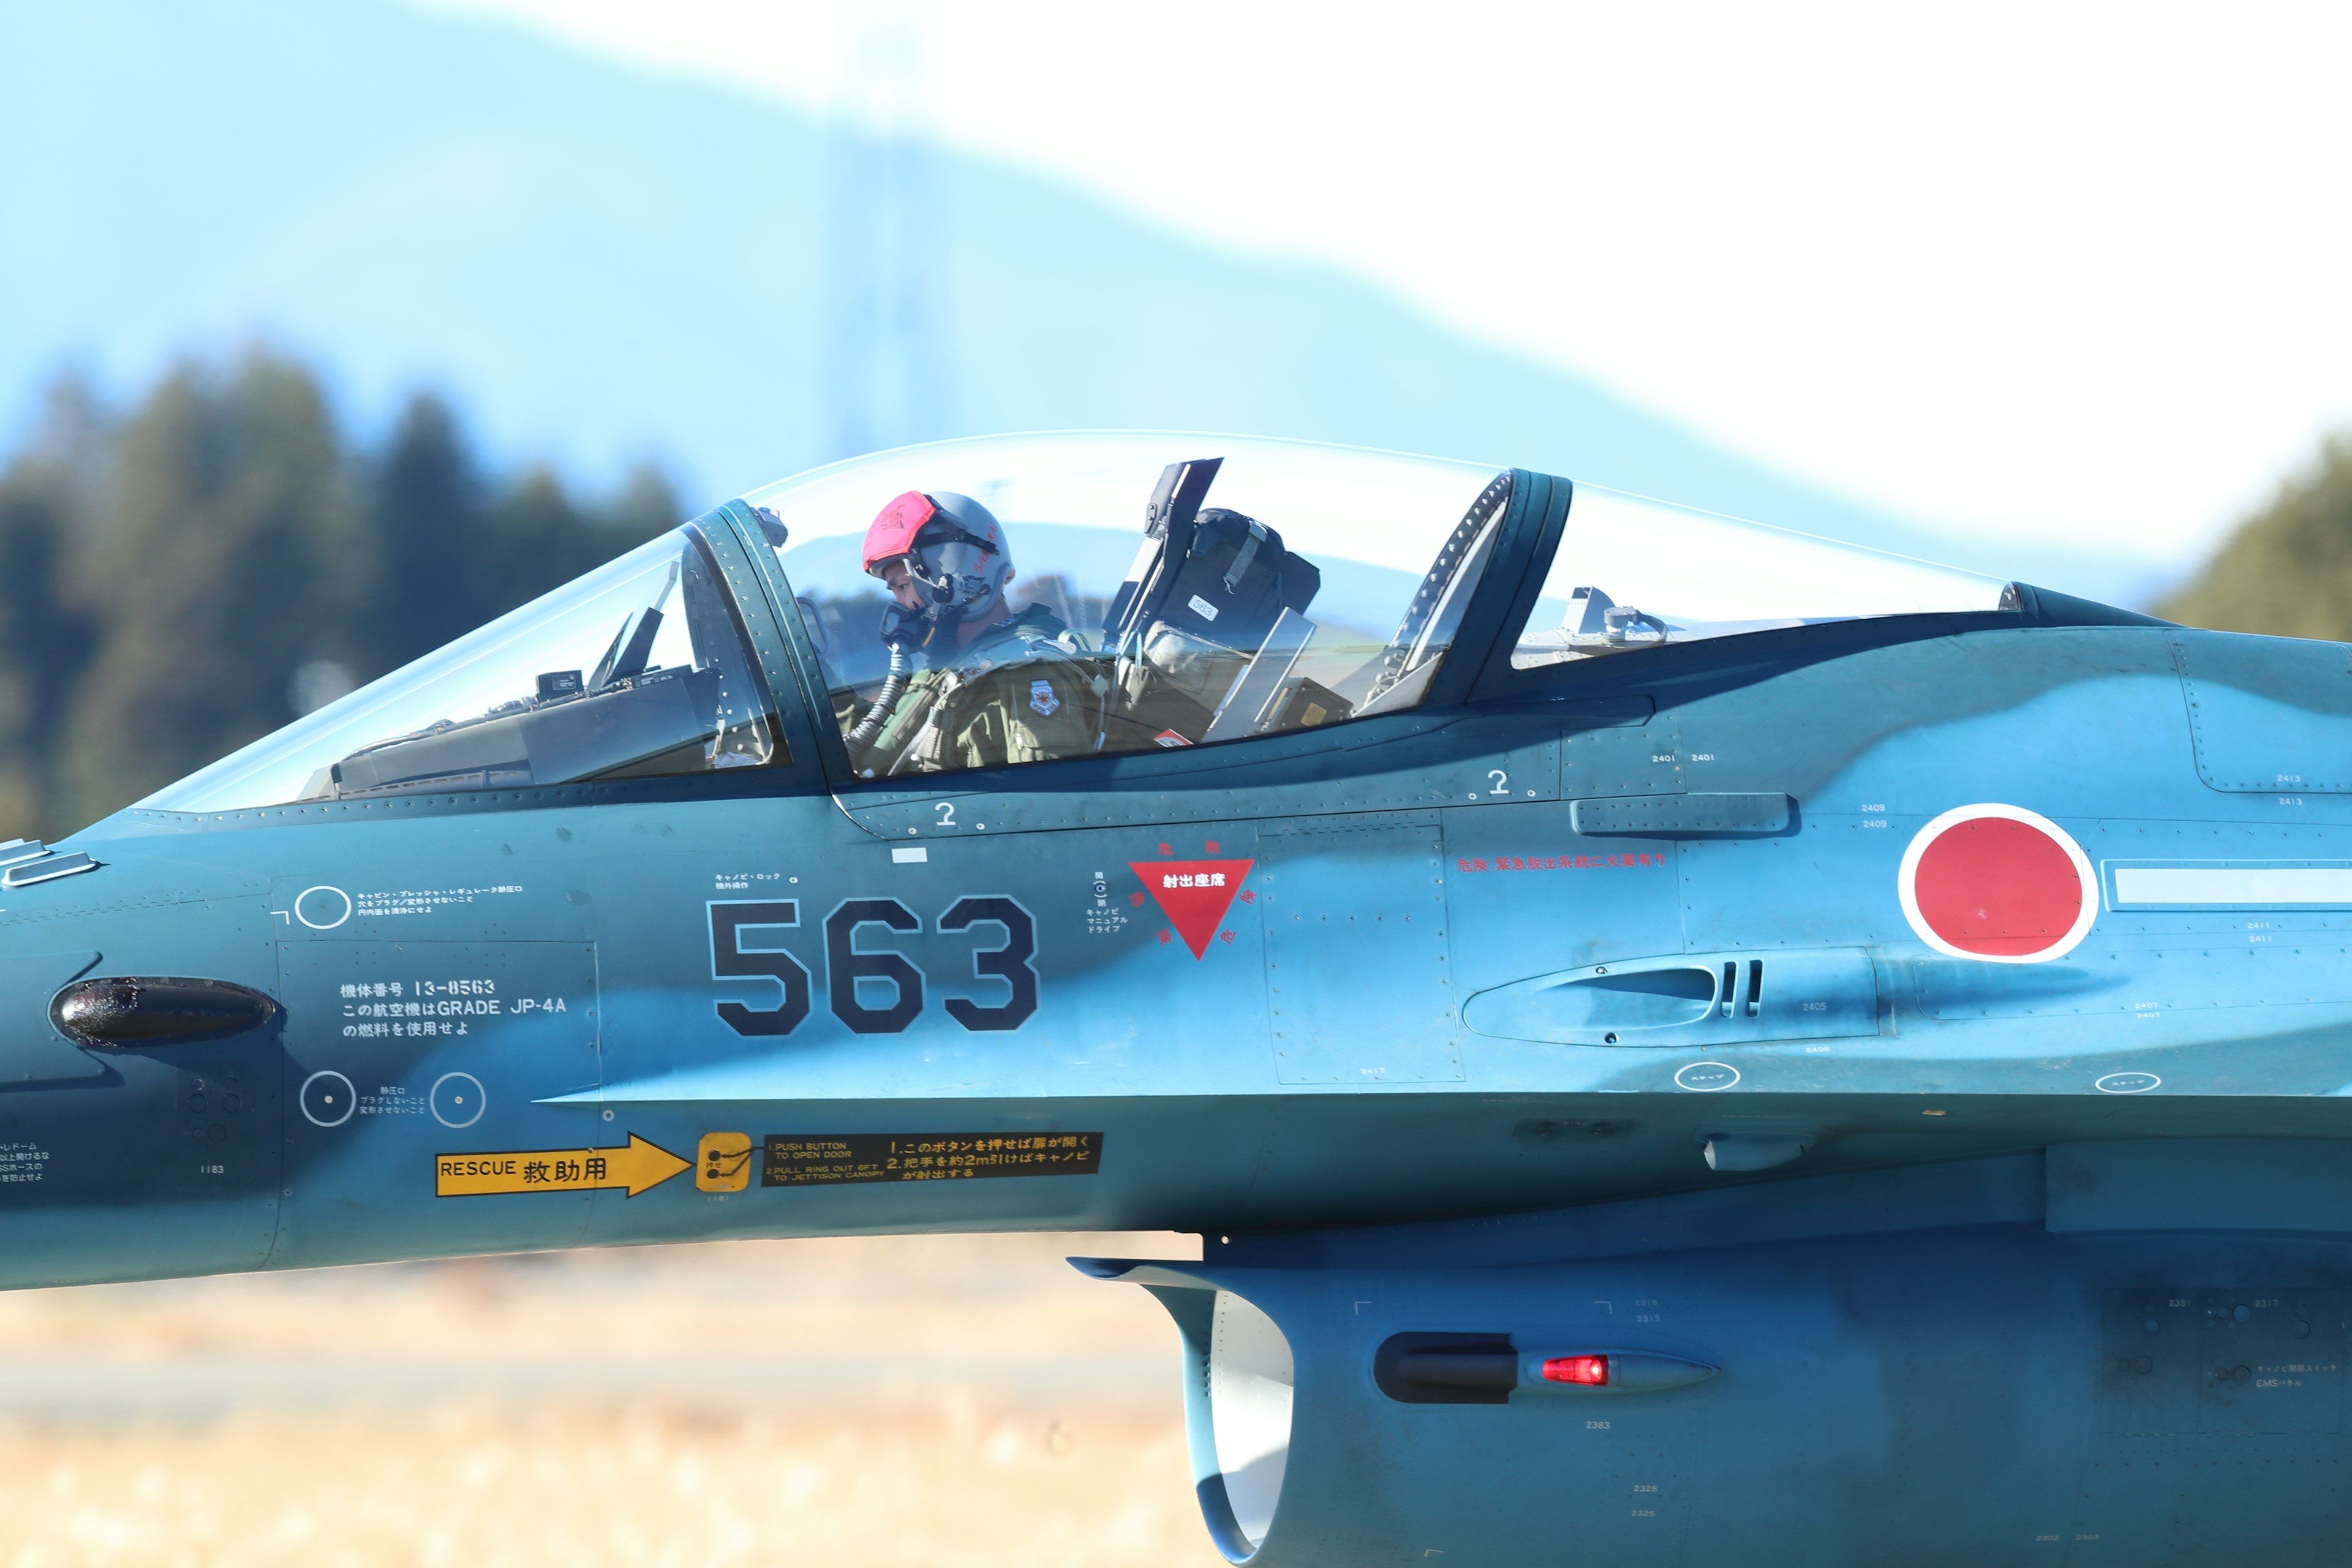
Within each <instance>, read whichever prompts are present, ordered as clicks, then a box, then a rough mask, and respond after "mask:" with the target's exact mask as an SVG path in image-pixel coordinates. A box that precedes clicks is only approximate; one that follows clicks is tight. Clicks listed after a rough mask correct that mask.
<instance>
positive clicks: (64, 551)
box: [0, 379, 108, 837]
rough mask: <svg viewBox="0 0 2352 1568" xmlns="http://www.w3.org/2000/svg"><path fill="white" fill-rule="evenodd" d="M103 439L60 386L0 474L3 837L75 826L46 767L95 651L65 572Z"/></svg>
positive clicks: (79, 394) (96, 419)
mask: <svg viewBox="0 0 2352 1568" xmlns="http://www.w3.org/2000/svg"><path fill="white" fill-rule="evenodd" d="M107 434H108V432H107V430H106V426H105V420H104V417H103V416H102V415H101V414H100V410H99V408H98V405H97V401H96V399H95V398H93V397H92V396H91V395H90V394H89V389H88V388H87V387H86V386H85V385H83V384H81V383H80V382H79V381H78V380H73V379H68V380H64V381H60V382H59V383H58V384H57V385H56V386H55V387H53V388H52V389H51V390H50V393H49V396H48V401H47V408H46V409H45V410H44V411H43V415H42V417H41V420H40V423H39V425H38V426H37V428H36V429H35V431H34V433H33V435H32V437H31V438H30V439H29V440H27V441H26V444H25V446H24V447H23V448H22V449H21V450H20V451H18V452H17V453H16V456H15V458H13V459H12V460H11V461H10V462H9V463H8V465H7V467H6V468H5V470H0V585H5V592H0V835H5V836H7V837H15V836H17V835H24V836H26V837H40V836H42V835H44V834H48V833H55V832H58V831H59V830H61V829H62V828H64V827H67V826H72V824H71V823H70V822H68V821H66V820H64V819H63V818H62V817H61V816H60V814H59V811H58V805H59V804H60V803H58V802H57V801H55V800H54V799H52V798H51V790H50V779H49V776H48V768H47V760H48V758H49V756H50V755H51V753H52V752H53V751H54V749H55V747H56V743H57V739H58V729H59V723H60V720H61V719H62V717H63V715H64V714H65V713H66V711H67V705H68V698H69V696H70V694H71V692H72V690H73V688H74V684H75V682H76V681H77V680H78V679H79V678H80V675H81V671H82V667H83V666H84V665H85V664H86V663H87V662H88V660H89V654H90V648H91V646H92V636H91V634H92V630H93V628H92V627H91V626H90V625H89V621H88V619H87V618H86V617H85V616H83V615H82V614H81V611H80V609H79V606H78V605H76V604H75V603H74V601H73V600H72V598H71V596H70V595H69V593H68V585H67V577H68V573H67V565H68V556H69V553H70V552H71V550H72V547H73V542H74V540H75V539H76V538H77V537H78V536H79V534H80V532H81V531H82V529H83V527H84V526H85V524H86V523H87V521H88V519H89V513H90V511H91V510H92V507H93V503H94V500H95V493H96V490H97V488H98V485H99V483H100V479H101V477H102V474H103V471H104V463H105V447H106V441H107Z"/></svg>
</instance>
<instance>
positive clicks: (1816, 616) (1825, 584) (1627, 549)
mask: <svg viewBox="0 0 2352 1568" xmlns="http://www.w3.org/2000/svg"><path fill="white" fill-rule="evenodd" d="M2007 589H2008V584H2004V583H2002V582H2001V581H2000V580H1999V579H1998V578H1993V577H1979V576H1977V575H1976V574H1973V573H1969V572H1960V571H1956V570H1954V569H1953V568H1951V567H1948V566H1937V565H1933V564H1930V563H1927V562H1925V561H1915V560H1912V559H1911V558H1910V557H1908V556H1904V555H1889V554H1886V553H1885V552H1881V551H1875V550H1865V549H1864V548H1862V547H1861V546H1859V545H1853V544H1841V543H1838V542H1836V541H1834V540H1828V539H1818V538H1815V537H1814V536H1813V535H1811V534H1807V533H1796V532H1792V531H1790V530H1788V529H1782V528H1773V527H1770V526H1769V525H1767V524H1764V523H1760V522H1747V521H1741V520H1740V519H1738V518H1733V517H1724V516H1721V515H1719V514H1717V513H1715V512H1706V511H1697V510H1692V509H1691V508H1688V507H1681V506H1675V505H1673V504H1672V503H1670V502H1666V501H1659V500H1649V499H1648V498H1646V497H1643V496H1635V495H1626V494H1624V493H1622V492H1621V491H1618V490H1612V489H1602V488H1601V487H1600V486H1598V485H1583V484H1580V485H1578V486H1577V487H1576V488H1575V490H1574V494H1573V499H1572V500H1571V501H1570V505H1569V510H1568V527H1567V531H1565V532H1564V533H1563V534H1562V535H1561V536H1560V542H1559V552H1558V553H1556V554H1555V555H1554V556H1553V557H1552V563H1551V570H1550V572H1549V574H1547V575H1546V576H1545V578H1544V585H1543V592H1542V594H1541V595H1540V596H1538V599H1537V601H1536V607H1535V610H1534V612H1533V613H1532V614H1531V615H1529V616H1528V624H1527V628H1526V629H1525V630H1524V631H1523V632H1521V633H1520V635H1519V640H1518V646H1517V647H1515V648H1514V649H1513V650H1512V653H1511V663H1512V665H1513V667H1514V668H1519V669H1529V668H1538V667H1540V666H1543V665H1548V664H1559V663H1563V662H1565V661H1567V660H1570V659H1578V658H1592V657H1594V656H1595V655H1599V654H1616V653H1625V652H1629V651H1633V650H1635V649H1640V648H1648V647H1661V646H1663V645H1664V644H1667V643H1684V642H1696V641H1698V640H1700V639H1702V638H1706V637H1736V636H1738V635H1739V634H1741V633H1743V632H1759V631H1767V630H1770V629H1772V628H1774V627H1778V626H1811V625H1813V624H1814V623H1816V622H1821V621H1843V620H1854V619H1859V618H1862V617H1864V616H1907V615H1932V614H1938V613H1941V614H1957V613H1960V612H1966V611H1983V610H2000V609H2007V608H2014V607H2015V606H2014V605H2013V604H2011V603H2010V602H2009V600H2008V598H2007V596H2006V595H2007Z"/></svg>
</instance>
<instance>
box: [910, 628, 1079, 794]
mask: <svg viewBox="0 0 2352 1568" xmlns="http://www.w3.org/2000/svg"><path fill="white" fill-rule="evenodd" d="M1085 653H1086V650H1085V648H1084V647H1083V646H1082V645H1081V644H1080V643H1079V642H1078V640H1077V638H1076V637H1074V636H1072V635H1071V633H1070V630H1069V628H1068V627H1067V626H1064V625H1063V624H1062V621H1061V618H1060V617H1059V616H1055V614H1054V613H1053V612H1052V611H1051V610H1048V609H1046V608H1045V606H1044V605H1031V606H1030V607H1029V608H1028V609H1025V610H1024V611H1022V612H1021V613H1020V614H1019V615H1017V616H1013V617H1012V618H1011V619H1009V620H1003V621H999V622H997V623H995V624H994V625H992V626H989V627H988V628H987V629H986V630H984V631H982V633H981V634H980V636H979V637H975V638H974V639H973V640H972V643H971V647H967V648H965V649H963V651H962V652H961V653H960V654H958V655H957V656H956V657H955V658H954V660H953V661H952V662H950V663H945V664H940V665H935V666H933V667H932V668H929V669H924V670H921V671H919V672H918V673H917V674H916V675H915V677H914V678H913V679H912V680H910V681H909V682H908V687H907V694H906V696H905V697H903V698H902V699H900V700H899V702H898V711H897V712H895V713H894V714H892V715H891V718H890V721H889V723H887V725H885V726H884V727H883V730H882V733H881V735H880V736H879V737H878V738H877V740H876V742H875V743H874V748H873V750H872V752H870V753H869V755H870V756H872V757H874V758H877V759H881V758H889V759H893V761H892V762H891V763H890V764H889V766H888V767H887V769H885V768H879V767H877V769H876V771H877V773H886V774H906V773H942V772H945V771H947V770H949V769H951V768H984V767H996V766H1001V765H1003V764H1004V763H1042V762H1051V761H1054V760H1055V759H1056V758H1061V757H1078V756H1091V755H1092V754H1093V753H1094V751H1095V742H1096V741H1097V738H1098V735H1097V729H1098V717H1099V715H1100V712H1101V709H1102V697H1101V694H1100V690H1099V689H1098V682H1099V680H1100V677H1099V676H1097V674H1095V672H1094V671H1093V670H1092V669H1091V668H1089V667H1088V666H1087V664H1085V663H1082V662H1080V661H1081V659H1082V658H1084V657H1085Z"/></svg>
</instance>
